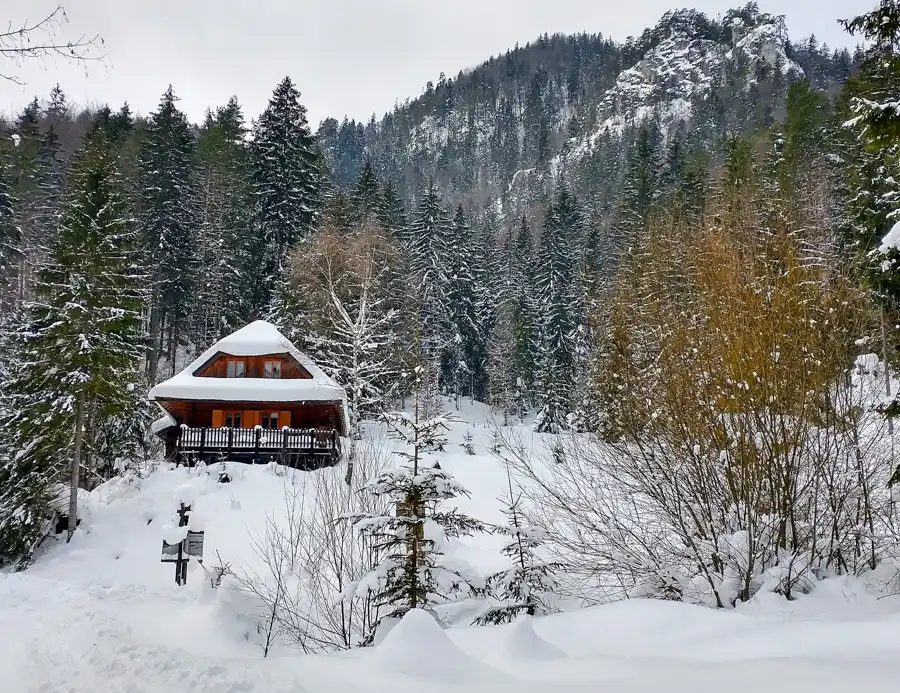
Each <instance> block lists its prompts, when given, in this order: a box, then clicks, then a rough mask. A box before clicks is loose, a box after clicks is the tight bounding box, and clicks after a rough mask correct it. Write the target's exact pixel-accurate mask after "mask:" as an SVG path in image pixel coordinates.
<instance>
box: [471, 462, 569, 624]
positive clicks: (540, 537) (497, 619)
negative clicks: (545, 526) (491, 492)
mask: <svg viewBox="0 0 900 693" xmlns="http://www.w3.org/2000/svg"><path fill="white" fill-rule="evenodd" d="M506 478H507V483H508V495H507V497H506V507H505V508H504V511H503V514H504V515H506V520H507V525H506V527H497V528H496V531H498V532H501V533H503V534H506V535H507V536H509V537H510V542H509V543H508V544H507V545H506V546H504V547H503V555H504V556H506V557H507V558H508V559H509V562H510V567H509V569H508V570H501V571H500V572H497V573H494V574H493V575H490V576H489V577H488V578H487V591H488V593H489V594H491V595H492V596H493V597H495V598H496V599H497V600H499V602H500V604H499V605H497V606H493V607H491V608H490V609H489V610H488V611H486V612H485V613H484V614H482V615H481V616H479V617H478V618H477V619H476V620H475V625H481V626H484V625H500V624H503V623H511V622H512V621H514V620H516V618H517V617H518V616H519V615H521V614H528V615H529V616H541V615H544V614H547V613H550V612H551V611H552V606H551V604H550V603H549V597H550V596H552V594H553V593H554V592H555V591H556V589H557V588H558V584H559V583H558V580H557V578H556V575H555V573H557V572H559V571H560V570H562V569H563V568H564V566H563V565H562V564H561V563H559V562H556V561H542V560H540V559H539V558H538V556H537V555H536V552H537V550H538V549H540V548H541V545H542V544H543V542H544V540H545V538H546V534H545V532H544V531H543V530H542V529H540V528H538V527H530V526H528V523H527V522H526V520H525V517H524V515H523V514H522V492H521V491H519V492H516V491H514V490H513V485H512V477H511V475H510V473H509V469H508V468H507V470H506Z"/></svg>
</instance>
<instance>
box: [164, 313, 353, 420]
mask: <svg viewBox="0 0 900 693" xmlns="http://www.w3.org/2000/svg"><path fill="white" fill-rule="evenodd" d="M219 353H222V354H227V355H229V356H268V355H275V354H290V355H291V356H292V357H293V358H295V359H296V360H297V361H298V362H299V363H300V364H301V365H302V366H303V367H304V368H305V369H306V370H307V371H308V372H309V374H310V375H311V376H312V378H304V379H284V380H281V379H275V378H203V377H197V376H195V373H196V372H197V371H198V370H199V369H200V368H201V367H202V366H203V365H205V364H206V363H207V362H208V361H209V360H210V359H211V358H213V357H214V356H215V355H216V354H219ZM149 398H150V399H151V400H158V399H185V400H202V401H239V402H307V401H311V402H342V403H343V402H345V401H346V393H345V392H344V389H343V388H342V387H341V386H340V385H338V384H337V383H336V382H335V381H334V380H332V379H331V378H330V377H328V376H327V375H326V374H325V373H324V372H323V371H322V369H321V368H319V367H318V366H317V365H316V364H315V363H314V362H313V360H312V359H310V358H309V356H307V355H306V354H304V353H303V352H302V351H300V350H299V349H297V347H295V346H294V345H293V344H292V343H291V342H290V341H289V340H288V339H287V338H286V337H285V336H284V335H283V334H281V332H279V331H278V329H277V328H276V327H275V326H274V325H272V324H271V323H268V322H266V321H264V320H257V321H255V322H252V323H250V324H249V325H246V326H245V327H242V328H241V329H239V330H238V331H237V332H234V333H232V334H230V335H228V336H227V337H223V338H222V339H220V340H219V341H218V342H216V343H215V344H213V345H212V346H211V347H210V348H209V349H207V350H206V351H204V352H203V353H202V354H200V356H198V357H197V358H196V359H194V361H193V362H192V363H191V364H190V365H188V366H187V367H186V368H185V369H184V370H182V371H181V372H180V373H178V374H177V375H175V376H174V377H172V378H169V379H168V380H165V381H163V382H161V383H159V384H158V385H155V386H154V387H153V388H151V389H150V393H149ZM343 409H344V407H342V410H343ZM344 416H345V418H346V412H344ZM155 425H157V424H155ZM158 426H160V427H161V428H160V430H162V429H163V428H165V422H163V421H162V420H160V421H159V422H158Z"/></svg>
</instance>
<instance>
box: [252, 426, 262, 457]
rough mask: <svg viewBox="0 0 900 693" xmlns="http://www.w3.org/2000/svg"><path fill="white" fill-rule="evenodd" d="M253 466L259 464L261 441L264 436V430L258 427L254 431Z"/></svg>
mask: <svg viewBox="0 0 900 693" xmlns="http://www.w3.org/2000/svg"><path fill="white" fill-rule="evenodd" d="M253 433H254V440H253V464H259V439H260V437H261V436H262V429H261V428H259V427H257V428H254V429H253Z"/></svg>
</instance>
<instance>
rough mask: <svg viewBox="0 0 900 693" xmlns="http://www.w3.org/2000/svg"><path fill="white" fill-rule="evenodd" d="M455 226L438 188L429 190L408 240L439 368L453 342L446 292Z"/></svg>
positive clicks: (423, 320) (427, 337)
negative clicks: (448, 244)
mask: <svg viewBox="0 0 900 693" xmlns="http://www.w3.org/2000/svg"><path fill="white" fill-rule="evenodd" d="M452 226H453V222H452V220H451V219H450V217H449V215H448V214H447V212H446V211H445V210H444V208H443V206H442V205H441V198H440V196H439V195H438V193H437V190H436V188H435V186H434V184H431V185H429V186H428V189H427V190H426V192H425V194H424V195H423V196H422V200H421V202H420V203H419V206H418V209H417V210H416V216H415V218H414V219H413V222H412V223H411V224H410V227H409V233H408V235H407V238H406V243H405V246H406V253H407V256H408V258H409V273H410V279H411V281H412V283H413V286H415V288H416V294H415V303H416V306H417V307H416V313H417V315H418V322H419V325H420V328H421V335H422V343H423V350H424V353H425V354H426V356H427V358H429V359H430V360H431V361H432V362H433V363H435V364H439V363H440V360H441V354H442V352H443V350H444V349H445V348H446V347H447V346H448V343H449V340H450V334H449V329H448V328H449V325H448V322H447V320H446V301H445V293H444V292H445V289H446V286H447V272H446V269H447V268H446V266H445V262H446V260H447V258H448V256H449V253H448V252H447V241H448V239H449V238H450V236H451V234H452V233H453V231H452Z"/></svg>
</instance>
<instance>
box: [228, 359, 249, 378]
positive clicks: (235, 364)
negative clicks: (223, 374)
mask: <svg viewBox="0 0 900 693" xmlns="http://www.w3.org/2000/svg"><path fill="white" fill-rule="evenodd" d="M244 367H245V364H244V361H229V362H228V371H227V374H228V377H229V378H243V377H244Z"/></svg>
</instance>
